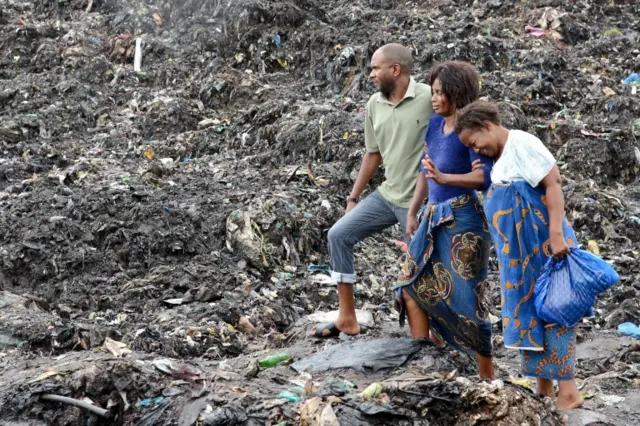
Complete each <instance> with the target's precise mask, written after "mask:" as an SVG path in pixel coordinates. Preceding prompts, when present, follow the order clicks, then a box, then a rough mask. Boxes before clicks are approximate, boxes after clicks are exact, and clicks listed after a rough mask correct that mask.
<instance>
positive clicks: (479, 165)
mask: <svg viewBox="0 0 640 426" xmlns="http://www.w3.org/2000/svg"><path fill="white" fill-rule="evenodd" d="M483 167H484V164H482V161H481V160H480V159H477V160H475V161H474V162H473V163H471V171H472V172H475V171H476V170H478V169H481V168H483Z"/></svg>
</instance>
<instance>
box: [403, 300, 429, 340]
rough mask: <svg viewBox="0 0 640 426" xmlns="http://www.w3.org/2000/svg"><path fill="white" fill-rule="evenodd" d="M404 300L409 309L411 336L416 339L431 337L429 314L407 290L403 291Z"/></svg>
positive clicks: (408, 317) (408, 318)
mask: <svg viewBox="0 0 640 426" xmlns="http://www.w3.org/2000/svg"><path fill="white" fill-rule="evenodd" d="M402 301H403V302H404V308H405V309H406V310H407V320H408V321H409V329H411V336H412V337H413V338H414V339H420V338H423V337H424V338H426V337H429V330H430V329H429V314H427V312H426V311H424V310H423V309H422V308H421V307H420V305H418V304H417V303H416V301H415V300H413V298H412V297H411V296H410V295H409V293H408V292H406V291H403V292H402Z"/></svg>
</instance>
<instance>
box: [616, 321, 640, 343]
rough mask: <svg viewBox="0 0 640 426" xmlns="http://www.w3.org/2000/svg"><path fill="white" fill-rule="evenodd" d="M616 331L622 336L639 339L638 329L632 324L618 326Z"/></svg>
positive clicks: (639, 328) (626, 323)
mask: <svg viewBox="0 0 640 426" xmlns="http://www.w3.org/2000/svg"><path fill="white" fill-rule="evenodd" d="M618 331H619V332H620V334H622V335H624V336H631V337H635V338H636V339H640V327H638V326H637V325H635V324H634V323H632V322H625V323H622V324H620V325H619V326H618Z"/></svg>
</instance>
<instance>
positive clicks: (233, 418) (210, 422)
mask: <svg viewBox="0 0 640 426" xmlns="http://www.w3.org/2000/svg"><path fill="white" fill-rule="evenodd" d="M247 420H248V417H247V413H245V411H244V409H243V408H242V407H240V406H239V405H236V404H232V403H230V404H227V405H225V406H224V407H220V408H218V409H216V410H215V411H214V412H212V413H211V414H208V415H207V416H206V417H205V418H204V420H203V421H202V425H203V426H227V425H240V424H243V423H244V422H246V421H247Z"/></svg>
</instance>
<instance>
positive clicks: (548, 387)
mask: <svg viewBox="0 0 640 426" xmlns="http://www.w3.org/2000/svg"><path fill="white" fill-rule="evenodd" d="M536 382H537V385H538V395H542V396H546V397H549V398H551V399H553V400H555V399H556V390H555V388H554V387H553V380H550V379H536Z"/></svg>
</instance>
